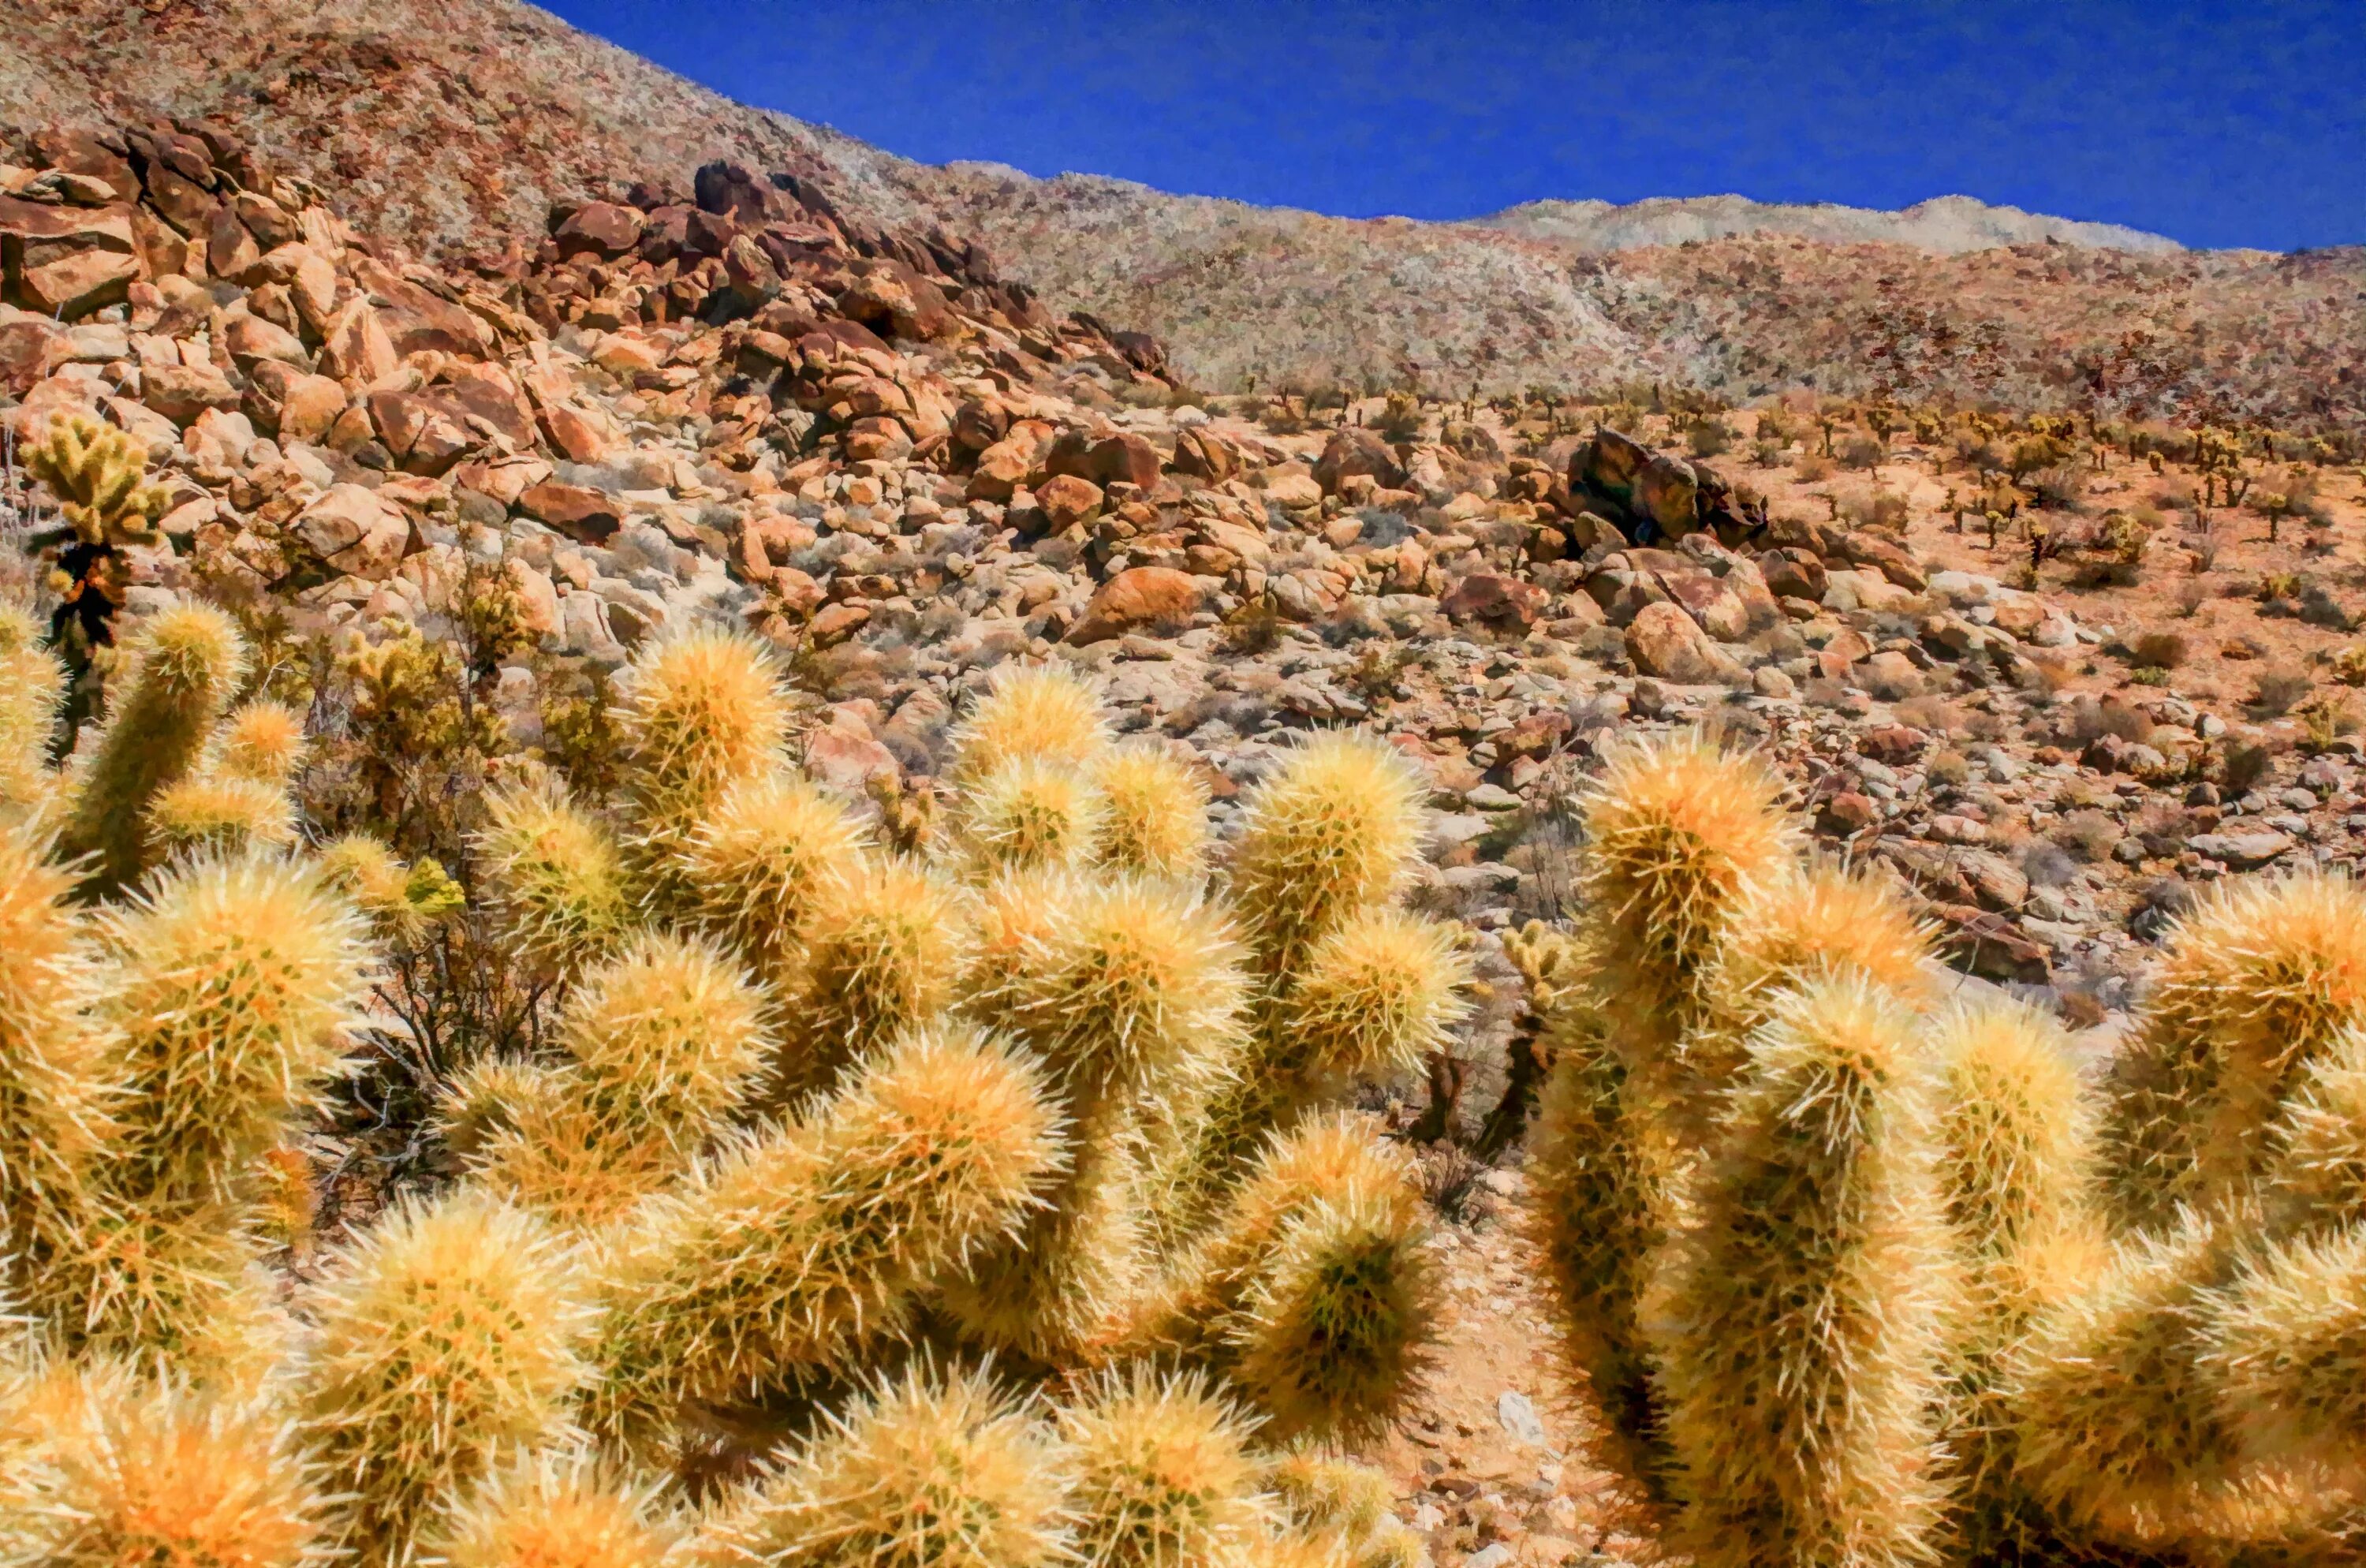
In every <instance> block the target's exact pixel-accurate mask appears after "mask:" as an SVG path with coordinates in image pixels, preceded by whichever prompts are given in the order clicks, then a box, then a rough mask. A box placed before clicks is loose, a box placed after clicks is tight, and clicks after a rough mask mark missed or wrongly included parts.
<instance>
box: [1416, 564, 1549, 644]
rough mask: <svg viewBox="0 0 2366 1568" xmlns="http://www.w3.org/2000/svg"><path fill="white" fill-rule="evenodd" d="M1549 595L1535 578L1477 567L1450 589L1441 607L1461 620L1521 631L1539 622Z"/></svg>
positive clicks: (1440, 603)
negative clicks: (1530, 580)
mask: <svg viewBox="0 0 2366 1568" xmlns="http://www.w3.org/2000/svg"><path fill="white" fill-rule="evenodd" d="M1550 597H1551V596H1550V595H1549V594H1548V593H1547V592H1545V591H1544V590H1543V589H1541V588H1539V587H1538V586H1537V585H1536V584H1535V583H1533V582H1524V581H1521V580H1519V579H1518V578H1516V577H1501V576H1497V575H1496V574H1494V573H1493V572H1483V571H1474V572H1472V573H1471V574H1470V576H1468V577H1465V578H1463V579H1462V580H1461V581H1459V582H1457V583H1456V584H1455V585H1454V586H1453V587H1452V588H1450V589H1448V590H1447V592H1446V597H1445V598H1444V599H1443V600H1441V601H1439V606H1438V607H1439V608H1440V609H1443V610H1444V611H1445V612H1446V613H1447V614H1448V615H1451V616H1453V617H1454V618H1455V619H1456V620H1458V621H1466V622H1468V621H1476V622H1478V623H1480V624H1481V625H1482V626H1493V627H1495V628H1496V629H1498V630H1502V631H1520V630H1525V629H1527V627H1529V626H1534V625H1536V622H1537V616H1538V615H1541V614H1542V613H1543V612H1544V607H1545V604H1546V603H1547V601H1548V600H1549V598H1550Z"/></svg>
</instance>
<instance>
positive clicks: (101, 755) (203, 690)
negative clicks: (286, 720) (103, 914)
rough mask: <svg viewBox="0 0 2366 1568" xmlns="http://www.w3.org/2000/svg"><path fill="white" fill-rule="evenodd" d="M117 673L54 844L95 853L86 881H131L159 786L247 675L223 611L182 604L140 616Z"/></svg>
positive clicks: (180, 770)
mask: <svg viewBox="0 0 2366 1568" xmlns="http://www.w3.org/2000/svg"><path fill="white" fill-rule="evenodd" d="M128 652H129V654H130V667H129V668H128V669H127V670H126V671H124V672H123V673H122V674H120V675H118V677H117V678H116V680H117V683H118V691H117V693H116V694H114V695H113V696H111V697H110V699H109V701H108V703H107V728H106V729H105V730H104V731H103V732H102V733H101V735H100V736H99V740H98V749H97V750H96V753H95V754H94V755H93V756H92V757H91V759H90V761H89V764H88V766H87V767H86V768H85V769H84V771H83V773H82V775H81V778H80V779H79V781H78V784H77V786H76V789H75V800H74V806H73V813H72V815H71V816H70V817H68V818H67V819H66V823H65V828H64V831H63V833H62V836H61V843H60V848H61V849H62V851H63V852H65V853H67V854H69V855H80V854H90V855H92V856H94V857H95V860H96V863H95V865H94V866H93V868H92V870H91V874H90V877H89V883H90V886H91V888H92V890H93V891H96V892H101V893H111V892H115V891H117V890H118V889H121V888H123V887H126V886H130V883H131V881H132V880H133V879H134V878H135V877H137V876H138V875H139V874H140V871H141V867H142V865H143V864H144V863H145V855H144V852H145V849H146V845H145V842H144V841H143V834H142V827H143V823H144V821H145V819H146V813H147V809H148V804H149V802H150V801H151V800H152V799H153V798H154V797H155V795H157V793H158V792H159V791H161V790H163V789H164V788H165V787H166V786H168V785H170V784H173V783H174V782H175V781H176V780H178V779H180V778H181V777H182V776H183V775H184V774H186V773H188V772H189V771H190V770H191V769H193V768H194V767H196V766H197V762H198V760H199V759H200V758H201V757H202V756H203V754H204V751H205V747H206V743H207V741H208V739H210V737H211V736H212V733H213V728H214V721H215V720H216V719H218V718H220V716H221V715H222V712H223V710H225V709H226V708H228V707H229V706H230V701H231V696H232V695H233V694H235V693H236V692H237V690H238V686H239V683H240V682H242V681H243V680H244V679H245V678H246V667H247V653H246V643H245V641H244V639H243V638H242V637H240V636H239V634H238V628H237V627H236V626H233V625H231V619H230V617H229V616H228V615H223V614H222V613H221V612H220V610H216V609H213V608H211V607H209V606H207V605H202V604H185V605H180V606H177V607H175V608H174V609H170V610H166V611H163V613H161V614H159V615H155V616H153V617H152V618H151V619H150V620H149V621H147V622H146V623H145V624H144V625H143V626H141V628H140V631H139V634H138V635H137V636H136V637H133V638H132V639H131V642H130V647H129V649H128Z"/></svg>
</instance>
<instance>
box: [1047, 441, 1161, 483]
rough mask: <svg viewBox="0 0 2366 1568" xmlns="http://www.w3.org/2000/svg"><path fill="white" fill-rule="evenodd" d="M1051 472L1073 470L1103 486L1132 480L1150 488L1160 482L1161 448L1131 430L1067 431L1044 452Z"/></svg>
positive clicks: (1059, 472) (1068, 471)
mask: <svg viewBox="0 0 2366 1568" xmlns="http://www.w3.org/2000/svg"><path fill="white" fill-rule="evenodd" d="M1043 471H1044V472H1045V473H1047V474H1053V475H1058V474H1073V475H1075V476H1076V478H1077V479H1088V480H1090V481H1091V482H1092V483H1094V484H1097V485H1101V486H1108V485H1113V484H1130V485H1132V486H1134V487H1135V488H1136V489H1139V490H1148V489H1150V488H1151V487H1152V486H1154V485H1155V484H1156V483H1157V482H1158V449H1157V448H1156V447H1155V446H1152V445H1151V444H1150V443H1149V442H1148V441H1146V440H1144V438H1143V437H1141V436H1139V435H1136V434H1132V433H1131V432H1127V431H1115V432H1110V433H1109V434H1102V435H1092V434H1087V433H1086V432H1084V431H1081V430H1071V431H1066V432H1064V433H1063V434H1061V436H1060V438H1059V439H1058V440H1057V441H1054V442H1053V444H1052V449H1051V451H1049V452H1047V453H1045V454H1044V457H1043Z"/></svg>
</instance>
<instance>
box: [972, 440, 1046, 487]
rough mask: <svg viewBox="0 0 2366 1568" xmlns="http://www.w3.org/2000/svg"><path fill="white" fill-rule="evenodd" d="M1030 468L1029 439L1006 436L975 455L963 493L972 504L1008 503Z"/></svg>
mask: <svg viewBox="0 0 2366 1568" xmlns="http://www.w3.org/2000/svg"><path fill="white" fill-rule="evenodd" d="M1034 468H1035V443H1034V440H1033V438H1032V437H1031V436H1021V435H1011V436H1008V437H1006V438H1004V439H1003V440H1000V441H997V442H996V443H995V444H994V445H993V446H989V447H987V448H986V450H985V451H984V452H981V453H980V454H978V459H977V467H976V468H975V469H974V470H972V472H971V474H970V476H969V484H968V485H967V487H966V488H965V491H964V493H965V494H966V495H967V496H968V498H969V499H970V500H972V501H997V502H1001V501H1008V500H1009V499H1010V497H1011V495H1012V493H1013V492H1014V491H1017V490H1018V489H1019V487H1020V485H1023V484H1025V483H1026V482H1027V477H1028V475H1029V474H1031V473H1032V472H1033V471H1034Z"/></svg>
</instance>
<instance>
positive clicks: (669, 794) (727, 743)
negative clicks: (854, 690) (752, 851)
mask: <svg viewBox="0 0 2366 1568" xmlns="http://www.w3.org/2000/svg"><path fill="white" fill-rule="evenodd" d="M616 715H617V720H618V728H619V730H620V732H621V736H622V740H623V750H624V761H625V781H626V782H625V794H626V800H625V810H626V814H627V819H628V820H629V821H630V822H631V824H632V834H631V840H630V845H629V847H630V849H631V850H632V852H633V856H634V861H635V864H636V867H637V870H638V872H639V874H640V875H641V877H642V878H643V879H644V883H645V886H644V888H643V895H644V897H646V898H647V899H648V900H649V901H650V902H651V904H652V907H653V908H659V909H663V910H668V911H673V910H678V909H681V908H684V907H685V906H686V905H687V904H688V903H689V902H690V901H691V899H692V897H693V894H694V892H695V889H693V887H692V886H690V885H689V884H688V883H687V882H686V881H685V880H684V879H683V878H682V876H681V874H680V867H679V865H678V863H677V857H678V856H679V854H680V852H682V849H683V848H684V847H685V846H686V845H687V844H688V843H689V841H690V839H691V837H692V835H693V832H694V831H695V830H696V828H697V824H698V823H699V821H700V820H701V819H702V818H704V817H705V816H706V815H708V814H709V813H710V812H712V811H713V810H714V808H715V806H716V804H717V803H718V802H720V801H721V800H722V798H723V797H724V795H726V794H727V793H728V792H729V791H730V790H731V789H732V788H733V787H734V786H736V785H739V784H747V783H749V782H750V781H753V780H756V779H760V778H761V777H763V776H764V775H765V774H766V773H769V772H770V771H771V770H772V768H773V767H775V766H776V765H777V764H778V761H779V759H780V754H781V750H782V746H783V741H784V739H785V738H786V734H787V727H788V705H787V703H786V702H785V701H784V700H783V697H782V695H781V693H780V689H779V683H778V676H777V674H776V672H775V671H774V670H773V668H772V657H771V655H770V654H769V653H768V652H767V651H766V650H765V649H764V648H763V646H762V645H761V644H760V643H758V642H756V641H755V640H754V639H752V638H750V637H747V636H745V635H743V634H741V633H738V632H733V631H727V630H723V629H720V628H715V627H708V626H697V627H692V628H689V629H687V630H683V631H680V632H676V633H673V634H671V635H669V636H666V637H659V638H658V639H656V640H654V641H652V642H651V643H650V644H649V645H648V647H646V648H644V649H642V650H641V651H640V652H639V653H638V654H637V656H636V657H635V658H634V660H633V662H632V663H631V665H630V666H628V667H627V668H626V669H625V673H624V676H623V677H622V679H621V680H620V681H619V682H618V703H617V707H616Z"/></svg>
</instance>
